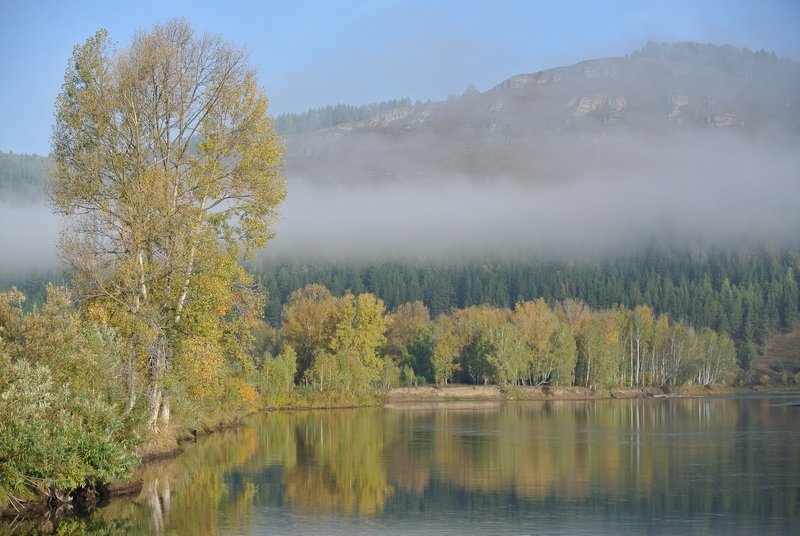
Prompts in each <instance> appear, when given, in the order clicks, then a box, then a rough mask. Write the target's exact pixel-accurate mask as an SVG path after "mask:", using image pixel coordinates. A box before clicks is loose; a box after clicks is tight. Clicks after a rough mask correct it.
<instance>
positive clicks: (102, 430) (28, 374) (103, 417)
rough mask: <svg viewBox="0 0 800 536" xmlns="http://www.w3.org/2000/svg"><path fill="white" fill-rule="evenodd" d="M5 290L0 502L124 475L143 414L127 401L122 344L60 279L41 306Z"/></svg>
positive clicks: (1, 302)
mask: <svg viewBox="0 0 800 536" xmlns="http://www.w3.org/2000/svg"><path fill="white" fill-rule="evenodd" d="M21 303H22V296H21V295H20V294H15V293H14V292H7V293H3V294H0V334H2V336H1V337H0V460H2V462H3V463H0V503H5V502H7V501H9V500H11V501H13V500H16V499H21V498H25V497H28V496H30V495H49V496H54V497H59V496H61V494H62V493H64V492H65V491H67V490H70V489H72V488H75V487H77V486H82V485H87V484H92V483H95V482H106V481H110V480H115V479H119V478H122V477H125V476H127V475H128V474H129V473H130V471H131V470H132V469H133V467H134V466H135V465H136V464H137V463H138V457H137V456H136V454H135V452H134V450H135V447H136V446H137V445H138V443H139V442H140V441H141V436H140V435H139V431H140V430H141V425H142V414H141V413H140V412H137V411H132V412H129V411H126V410H125V405H124V402H125V395H124V393H125V390H124V389H120V385H119V381H120V377H119V375H118V373H117V371H119V370H120V368H121V367H122V358H123V354H124V351H123V350H124V345H123V344H122V343H121V341H120V339H119V338H118V337H117V335H116V333H115V332H114V331H113V330H112V329H111V328H108V327H107V326H95V325H93V324H90V323H85V322H83V321H81V320H80V319H79V317H78V316H77V313H76V311H75V310H74V308H72V307H71V303H70V299H69V294H68V293H67V292H66V291H64V290H63V289H57V288H50V289H48V301H47V302H46V303H45V305H44V306H43V307H42V309H41V310H38V311H35V312H32V313H25V312H24V311H23V310H22V308H21Z"/></svg>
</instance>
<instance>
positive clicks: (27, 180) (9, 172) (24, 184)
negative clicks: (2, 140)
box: [0, 151, 47, 201]
mask: <svg viewBox="0 0 800 536" xmlns="http://www.w3.org/2000/svg"><path fill="white" fill-rule="evenodd" d="M46 178H47V158H45V157H43V156H37V155H32V154H31V155H28V154H14V153H4V152H2V151H0V201H12V200H14V201H20V200H22V201H36V200H38V199H40V198H41V197H42V195H43V193H44V186H45V181H46Z"/></svg>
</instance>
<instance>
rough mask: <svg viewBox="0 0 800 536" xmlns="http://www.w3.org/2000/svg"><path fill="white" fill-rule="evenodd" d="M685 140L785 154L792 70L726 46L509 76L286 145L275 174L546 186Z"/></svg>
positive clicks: (794, 93)
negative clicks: (774, 148) (639, 149)
mask: <svg viewBox="0 0 800 536" xmlns="http://www.w3.org/2000/svg"><path fill="white" fill-rule="evenodd" d="M686 135H697V136H705V137H708V136H709V135H710V136H711V138H714V137H720V135H722V136H728V137H729V136H731V135H733V136H737V137H742V139H753V138H754V137H758V138H759V139H760V138H762V137H767V138H769V140H770V143H773V142H774V143H777V144H786V145H787V146H793V145H796V141H797V140H798V138H800V64H797V63H795V62H792V61H788V60H783V59H779V58H777V57H776V56H775V55H774V54H770V53H766V52H764V51H760V52H751V51H749V50H747V49H739V48H735V47H731V46H716V45H707V44H698V43H677V44H658V43H648V44H647V45H646V46H644V47H643V48H642V49H641V50H639V51H637V52H634V53H632V54H630V55H628V56H625V57H620V58H605V59H595V60H589V61H584V62H581V63H578V64H575V65H571V66H567V67H558V68H554V69H548V70H545V71H540V72H536V73H532V74H520V75H516V76H512V77H511V78H509V79H507V80H505V81H503V82H501V83H500V84H498V85H497V86H496V87H494V88H493V89H490V90H488V91H485V92H482V93H472V94H467V95H465V96H462V97H458V98H451V99H449V100H447V101H443V102H434V103H425V104H417V105H409V106H401V107H398V108H394V109H391V110H389V111H387V112H385V113H381V114H378V115H376V116H374V117H372V118H371V119H370V120H367V121H362V122H355V123H347V124H341V125H338V126H335V127H332V128H326V129H321V130H318V131H316V132H310V133H304V134H298V135H293V136H292V135H290V136H287V137H286V146H287V150H286V163H287V175H288V177H289V178H290V180H291V179H293V178H305V179H310V180H314V181H324V182H335V183H353V182H354V183H361V182H397V181H409V180H411V181H413V180H422V181H425V182H429V181H437V180H442V178H447V177H452V176H457V177H461V178H465V179H467V180H469V181H472V182H476V181H477V182H481V181H487V180H495V179H497V178H505V179H512V180H521V181H545V182H547V181H554V180H555V181H558V180H563V179H566V178H569V177H570V176H572V175H575V174H577V173H582V172H584V171H585V166H586V164H587V162H591V163H592V165H599V166H601V167H603V166H605V167H606V168H607V169H609V170H613V169H617V168H618V167H619V166H620V165H621V164H623V163H624V162H621V161H620V159H622V160H624V159H625V158H626V154H628V153H629V152H630V145H629V142H641V140H642V139H643V138H646V139H648V140H655V141H656V143H658V142H659V140H671V139H674V138H676V137H678V138H681V137H684V136H686Z"/></svg>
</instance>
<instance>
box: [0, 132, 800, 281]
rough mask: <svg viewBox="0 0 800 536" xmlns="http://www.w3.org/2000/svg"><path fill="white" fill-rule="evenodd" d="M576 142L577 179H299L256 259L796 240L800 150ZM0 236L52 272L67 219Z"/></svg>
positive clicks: (672, 141)
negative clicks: (61, 226) (61, 225)
mask: <svg viewBox="0 0 800 536" xmlns="http://www.w3.org/2000/svg"><path fill="white" fill-rule="evenodd" d="M569 143H570V144H571V145H570V146H569V147H562V150H560V151H555V152H554V153H553V154H555V155H557V156H556V157H555V158H556V160H564V161H565V164H564V166H563V167H564V168H565V169H569V170H570V172H569V174H568V176H560V177H559V178H558V180H547V179H548V177H530V178H529V179H528V180H523V178H520V177H507V176H506V177H490V176H486V177H483V179H482V180H475V177H469V178H467V177H464V176H462V175H458V174H454V175H450V176H446V177H445V176H436V177H432V176H431V177H426V176H423V177H420V176H415V177H414V178H413V179H408V180H396V181H394V182H391V183H377V184H376V183H372V184H370V183H365V182H363V181H362V182H357V183H353V182H348V180H347V178H346V177H331V178H330V181H328V182H321V181H320V180H315V181H308V180H304V179H303V178H302V177H298V176H296V175H293V174H292V169H291V168H290V169H288V170H287V180H288V196H287V199H286V201H285V203H284V204H283V205H282V206H281V209H280V212H281V217H280V220H279V221H278V222H277V224H276V225H275V230H276V232H277V237H276V238H275V239H274V240H273V241H272V242H271V243H270V245H269V247H268V248H267V249H266V250H265V251H263V252H261V253H260V256H262V257H264V258H269V259H275V258H278V259H280V258H283V257H287V256H291V257H302V258H307V259H311V260H314V259H318V260H326V259H334V258H335V259H346V258H349V257H359V258H361V259H369V258H370V257H377V256H380V257H384V256H386V255H394V256H413V257H414V258H420V257H423V258H436V259H440V258H442V257H446V256H449V255H459V256H464V255H467V256H469V255H495V254H525V255H535V256H539V257H552V258H564V257H569V258H576V257H577V258H579V257H580V256H582V255H603V254H611V253H621V252H622V253H624V252H626V251H628V250H633V249H636V248H639V247H641V246H643V245H648V244H652V243H654V242H656V243H659V244H664V243H669V244H677V245H681V244H684V245H687V246H694V245H735V244H738V243H741V242H745V241H753V240H756V241H769V242H772V243H781V242H788V243H790V244H792V245H796V244H797V243H798V242H797V241H798V237H799V236H800V210H798V201H800V173H799V172H798V171H799V170H800V151H797V150H795V149H794V148H795V146H796V145H795V143H794V142H793V140H792V139H790V138H785V137H784V138H775V137H773V136H771V137H769V138H764V139H762V138H757V137H748V138H744V137H734V136H701V135H691V136H686V135H682V136H680V137H677V138H669V137H660V138H658V139H653V138H649V139H642V138H641V137H640V138H637V137H635V136H622V137H619V136H618V137H601V138H597V139H594V140H586V139H584V140H575V139H572V140H570V141H569ZM570 156H571V158H570ZM566 159H569V160H568V161H567V160H566ZM364 164H365V165H372V164H371V163H366V162H365V163H364ZM557 164H558V162H557V161H552V162H549V163H545V165H543V169H547V168H553V167H558V166H557ZM0 229H3V232H2V233H0V251H2V252H3V253H2V260H1V261H0V275H3V274H8V273H10V272H12V273H13V272H17V271H28V270H42V269H48V268H50V267H52V266H53V265H55V263H56V262H57V256H56V244H57V240H58V229H59V220H58V218H57V217H56V216H55V215H53V214H51V213H50V211H49V210H48V209H47V208H46V207H45V206H43V205H42V204H21V205H20V204H13V203H8V202H5V203H0Z"/></svg>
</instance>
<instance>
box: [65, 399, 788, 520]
mask: <svg viewBox="0 0 800 536" xmlns="http://www.w3.org/2000/svg"><path fill="white" fill-rule="evenodd" d="M793 399H795V398H731V399H649V400H603V401H580V402H574V401H569V402H568V401H564V402H524V403H523V402H520V403H495V402H481V403H472V402H470V403H463V402H449V403H436V404H413V405H402V406H396V407H389V408H383V409H379V408H369V409H355V410H335V411H303V412H300V411H297V412H275V413H268V414H264V415H259V416H255V417H253V418H251V419H250V420H249V421H248V422H247V425H246V426H243V427H240V428H237V429H234V430H228V431H225V432H220V433H216V434H213V435H211V436H208V437H205V438H202V439H200V440H198V441H197V442H196V443H192V444H189V445H187V446H186V449H185V452H184V454H182V455H181V456H180V457H178V458H177V459H174V460H170V461H168V462H164V463H161V464H157V465H153V466H150V467H148V468H147V469H146V471H145V472H144V475H143V476H144V479H145V483H144V488H143V490H142V493H141V494H140V495H139V496H138V497H135V498H127V499H124V500H116V501H113V502H112V503H111V504H109V505H107V506H105V507H104V508H100V509H97V510H95V511H94V512H92V514H91V516H90V517H88V518H84V519H82V520H80V521H74V522H75V523H80V524H81V527H82V528H84V529H87V530H88V531H89V532H91V531H93V530H95V531H105V532H106V533H107V532H111V533H116V532H124V533H132V534H159V533H160V534H298V535H300V534H303V535H306V534H319V535H322V534H347V535H353V534H564V535H567V534H569V535H574V534H614V535H617V534H670V535H673V534H748V535H751V534H759V535H762V534H800V407H788V406H786V405H784V404H785V403H786V402H788V401H790V400H793Z"/></svg>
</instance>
